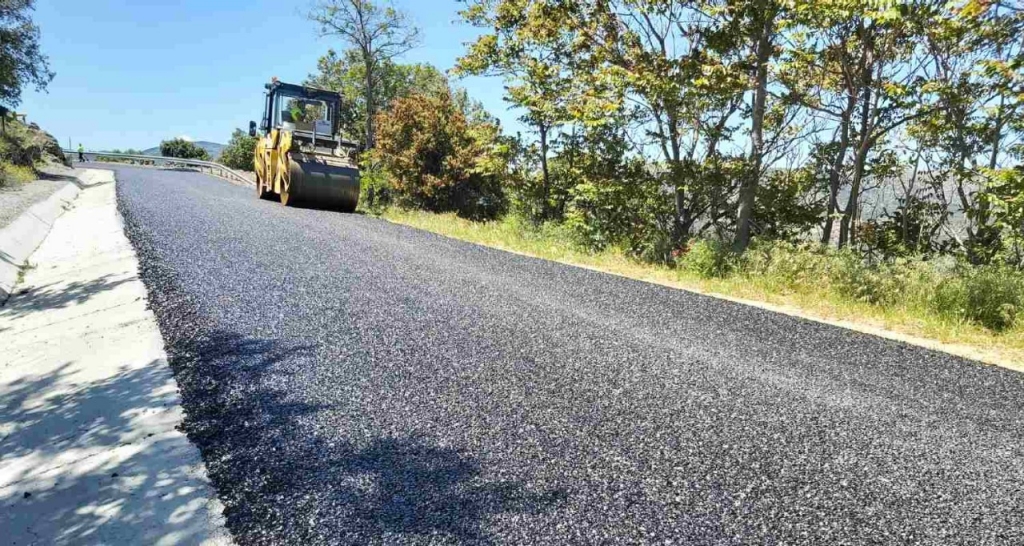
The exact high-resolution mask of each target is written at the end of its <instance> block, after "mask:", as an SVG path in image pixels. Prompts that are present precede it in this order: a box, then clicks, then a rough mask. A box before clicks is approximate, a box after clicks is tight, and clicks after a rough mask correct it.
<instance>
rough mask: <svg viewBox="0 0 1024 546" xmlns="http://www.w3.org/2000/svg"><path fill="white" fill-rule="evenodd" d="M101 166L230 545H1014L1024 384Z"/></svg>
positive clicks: (827, 332) (424, 236)
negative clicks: (111, 174)
mask: <svg viewBox="0 0 1024 546" xmlns="http://www.w3.org/2000/svg"><path fill="white" fill-rule="evenodd" d="M116 171H117V178H118V199H119V208H120V210H121V212H122V214H123V216H124V218H125V229H126V232H127V233H128V235H129V237H130V239H131V240H132V242H133V244H134V245H135V246H136V248H137V250H138V252H139V255H140V259H141V263H142V276H143V279H144V281H145V283H146V285H147V288H148V290H149V293H150V300H151V304H152V306H153V308H154V309H155V311H156V314H157V317H158V319H159V322H160V326H161V331H162V333H163V335H164V338H165V340H166V343H167V351H168V353H169V355H170V357H171V358H170V361H171V366H172V367H173V369H174V373H175V375H176V377H177V379H178V382H179V384H180V386H181V389H182V395H183V401H184V407H185V411H186V415H187V418H186V425H185V426H186V429H187V432H188V434H189V437H190V438H191V439H192V440H193V441H194V442H195V443H196V444H198V446H199V447H200V449H201V451H202V454H203V458H204V460H205V461H206V464H207V468H208V471H209V474H210V476H211V478H212V480H213V482H214V484H215V485H216V487H217V490H218V493H219V495H220V497H221V500H222V501H223V502H224V504H225V506H226V516H227V522H228V527H229V529H230V530H231V532H232V533H233V535H234V536H235V538H236V539H237V540H238V542H239V543H241V544H427V543H431V544H433V543H437V544H454V543H487V544H569V543H572V544H638V543H643V544H673V543H674V544H833V545H834V544H866V543H877V544H1024V449H1022V446H1024V441H1022V440H1024V438H1022V436H1024V403H1022V401H1024V374H1018V373H1015V372H1011V371H1008V370H1004V369H1000V368H994V367H987V366H982V365H979V364H975V363H971V362H969V361H965V360H962V359H958V358H954V357H950V356H947V355H944V354H940V353H936V352H931V351H928V350H925V349H921V348H917V347H911V346H907V345H903V344H900V343H896V342H892V341H887V340H883V339H879V338H874V337H871V336H867V335H863V334H858V333H854V332H849V331H845V330H841V329H838V328H834V327H830V326H825V325H821V324H817V323H812V322H807V321H803V320H800V319H796V318H793V317H788V316H783V315H778V314H774V313H771V312H767V311H764V310H760V309H755V308H749V307H745V306H742V305H739V304H734V303H730V302H726V301H720V300H716V299H712V298H708V297H703V296H699V295H694V294H690V293H687V292H683V291H678V290H673V289H669V288H665V287H661V286H655V285H650V284H645V283H641V282H635V281H631V280H627V279H622V278H619V277H614V276H610V275H604V274H601V273H596V272H593V271H588V270H583V269H578V268H573V267H568V266H564V265H560V264H556V263H551V262H546V261H542V260H535V259H530V258H525V257H522V256H517V255H513V254H509V253H504V252H500V251H496V250H491V249H487V248H483V247H479V246H474V245H471V244H467V243H462V242H459V241H455V240H450V239H445V238H442V237H439V236H436V235H433V234H430V233H425V232H422V231H418V230H414V229H410V228H406V227H402V226H397V225H392V224H388V223H386V222H384V221H381V220H377V219H373V218H369V217H365V216H360V215H344V214H338V213H333V212H327V211H316V210H302V209H288V208H284V207H281V206H280V205H279V204H276V203H272V202H267V201H259V200H257V199H256V197H255V195H253V194H254V192H253V191H250V190H248V189H246V188H241V187H238V186H233V185H231V184H228V183H226V182H223V181H220V180H216V179H213V178H210V177H207V176H203V175H200V174H195V173H186V172H173V171H160V170H147V169H136V168H128V167H119V168H116Z"/></svg>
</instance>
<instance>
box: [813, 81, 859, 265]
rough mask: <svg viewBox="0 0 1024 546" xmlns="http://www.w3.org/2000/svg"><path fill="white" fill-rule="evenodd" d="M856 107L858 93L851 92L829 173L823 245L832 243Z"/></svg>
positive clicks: (841, 120) (840, 124)
mask: <svg viewBox="0 0 1024 546" xmlns="http://www.w3.org/2000/svg"><path fill="white" fill-rule="evenodd" d="M856 107H857V93H856V92H851V93H850V94H849V95H847V97H846V108H845V109H843V115H842V118H841V119H840V121H839V127H840V128H839V148H837V149H836V155H835V157H834V158H833V159H832V168H831V169H830V170H829V173H828V215H827V216H826V217H825V227H824V228H823V229H822V233H821V244H823V245H827V244H829V243H830V242H832V225H833V223H834V222H835V214H836V211H837V210H839V181H840V177H841V176H842V172H843V165H844V164H845V163H846V150H848V149H849V148H850V120H851V118H852V117H853V111H854V109H855V108H856Z"/></svg>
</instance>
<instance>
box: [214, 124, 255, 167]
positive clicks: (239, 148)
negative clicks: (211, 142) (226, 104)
mask: <svg viewBox="0 0 1024 546" xmlns="http://www.w3.org/2000/svg"><path fill="white" fill-rule="evenodd" d="M258 141H259V139H258V138H257V137H252V136H249V133H247V132H245V131H243V130H241V129H235V132H234V133H232V134H231V140H229V141H228V145H227V146H225V147H224V149H223V150H222V151H221V152H220V162H221V163H222V164H224V166H226V167H230V168H232V169H238V170H243V171H252V170H253V169H254V168H255V165H254V162H255V158H254V155H255V153H256V142H258Z"/></svg>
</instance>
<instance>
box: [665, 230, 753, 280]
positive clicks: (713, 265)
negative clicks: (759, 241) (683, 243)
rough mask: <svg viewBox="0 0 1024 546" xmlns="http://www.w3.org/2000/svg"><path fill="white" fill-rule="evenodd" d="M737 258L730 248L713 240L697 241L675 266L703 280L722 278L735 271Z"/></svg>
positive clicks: (685, 250) (684, 252) (680, 257)
mask: <svg viewBox="0 0 1024 546" xmlns="http://www.w3.org/2000/svg"><path fill="white" fill-rule="evenodd" d="M738 263H739V262H738V256H737V254H736V253H735V252H733V250H732V247H731V246H730V245H728V244H726V243H723V242H722V241H718V240H715V239H697V240H695V241H693V242H691V243H690V244H689V245H688V246H687V247H686V248H685V249H684V250H683V252H682V253H681V254H679V255H678V258H677V261H676V264H677V265H678V266H679V267H680V268H682V269H684V270H686V271H689V272H690V273H693V274H694V275H697V276H698V277H701V278H703V279H714V278H723V277H726V276H728V275H729V274H730V273H732V272H733V271H735V270H736V267H737V264H738Z"/></svg>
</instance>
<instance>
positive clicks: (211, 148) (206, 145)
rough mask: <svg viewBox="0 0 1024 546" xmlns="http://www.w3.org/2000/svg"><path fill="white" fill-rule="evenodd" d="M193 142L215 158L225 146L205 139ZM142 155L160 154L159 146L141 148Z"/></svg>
mask: <svg viewBox="0 0 1024 546" xmlns="http://www.w3.org/2000/svg"><path fill="white" fill-rule="evenodd" d="M193 144H195V145H196V146H199V147H200V148H202V149H204V150H206V153H208V154H210V158H211V159H217V158H218V157H220V153H221V152H222V151H223V150H224V148H226V146H225V145H224V144H217V143H216V142H207V141H205V140H197V141H195V142H194V143H193ZM142 155H160V147H159V146H155V147H153V148H146V149H145V150H142Z"/></svg>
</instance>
